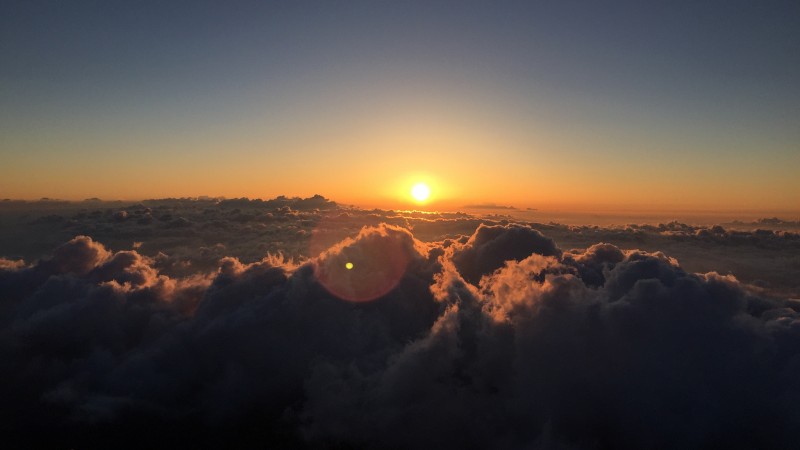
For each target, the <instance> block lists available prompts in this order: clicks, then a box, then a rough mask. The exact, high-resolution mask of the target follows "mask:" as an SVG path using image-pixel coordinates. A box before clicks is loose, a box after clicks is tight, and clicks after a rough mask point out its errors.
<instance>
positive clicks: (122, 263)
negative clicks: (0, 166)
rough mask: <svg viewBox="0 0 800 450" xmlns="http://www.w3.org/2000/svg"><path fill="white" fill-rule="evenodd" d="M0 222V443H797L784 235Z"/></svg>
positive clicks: (147, 205)
mask: <svg viewBox="0 0 800 450" xmlns="http://www.w3.org/2000/svg"><path fill="white" fill-rule="evenodd" d="M12 203H13V202H12ZM0 209H2V211H0V217H2V218H3V220H4V222H3V224H0V225H2V226H0V228H1V229H0V231H2V233H0V235H2V240H0V244H2V245H0V256H4V257H3V258H2V259H0V373H1V374H2V375H3V383H2V385H0V386H1V387H0V398H2V403H1V404H0V434H2V435H3V436H4V442H6V444H7V445H9V447H6V446H5V445H4V447H5V448H33V447H41V446H44V447H50V448H76V449H77V448H110V447H122V448H147V447H150V448H153V447H155V448H197V447H201V448H212V447H214V448H216V447H224V448H306V447H309V448H320V447H322V448H498V449H506V448H507V449H516V448H537V449H538V448H541V449H549V448H565V449H567V448H569V449H571V448H577V449H606V448H608V449H612V448H613V449H620V448H670V449H671V448H675V449H678V448H680V449H685V448H797V447H798V446H800V437H798V435H797V432H796V430H797V427H798V426H799V425H800V406H798V405H800V316H798V311H800V300H797V297H798V279H799V278H800V268H798V258H800V252H798V249H800V236H798V234H797V233H795V232H792V231H780V230H778V231H776V230H766V229H755V228H754V229H753V230H749V231H742V230H738V231H735V230H732V229H728V228H725V227H722V226H715V227H698V226H691V225H687V224H682V223H678V222H673V223H667V224H661V225H627V226H619V227H606V228H601V227H593V226H577V227H576V226H565V225H559V224H531V223H525V222H519V221H515V220H513V219H510V218H502V217H493V218H491V219H487V218H481V217H476V216H472V215H469V214H464V213H436V214H429V213H418V212H417V213H415V212H398V211H381V210H373V211H364V210H359V209H356V208H346V207H342V206H340V205H336V204H335V203H333V202H330V201H328V200H326V199H324V198H322V197H312V198H309V199H287V198H278V199H274V200H268V201H260V200H258V201H252V200H246V199H238V200H219V199H208V200H196V199H195V200H189V199H172V200H159V201H149V202H142V203H140V204H121V205H117V204H108V203H100V202H88V203H87V202H84V203H80V204H57V203H53V204H50V203H48V204H46V205H44V204H22V203H14V204H11V203H7V204H5V205H3V207H2V208H0ZM21 224H24V226H21ZM53 240H58V241H59V242H57V243H54V242H52V241H53ZM45 245H52V246H51V248H50V249H49V250H43V247H44V246H45ZM657 248H658V249H657ZM676 253H677V254H678V256H677V257H676ZM693 256H696V258H693ZM700 256H702V258H701V257H700ZM684 257H686V258H684ZM686 259H688V260H690V261H691V262H690V263H689V264H690V265H692V266H694V267H705V265H715V264H716V265H718V266H719V269H718V270H717V271H713V270H704V271H702V272H699V271H698V270H689V269H687V268H686V267H687V264H686V263H684V260H686ZM740 260H741V261H740ZM348 263H350V264H352V267H351V268H348V266H349V265H350V264H348Z"/></svg>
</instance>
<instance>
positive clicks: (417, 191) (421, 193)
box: [411, 183, 431, 202]
mask: <svg viewBox="0 0 800 450" xmlns="http://www.w3.org/2000/svg"><path fill="white" fill-rule="evenodd" d="M430 195H431V188H429V187H428V185H427V184H425V183H417V184H415V185H414V187H412V188H411V196H412V197H414V200H416V201H418V202H424V201H425V200H427V199H428V197H430Z"/></svg>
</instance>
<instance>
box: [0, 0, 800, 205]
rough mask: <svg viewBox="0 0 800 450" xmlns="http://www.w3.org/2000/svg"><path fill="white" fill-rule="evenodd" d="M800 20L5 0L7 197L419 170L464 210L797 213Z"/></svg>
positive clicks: (560, 8)
mask: <svg viewBox="0 0 800 450" xmlns="http://www.w3.org/2000/svg"><path fill="white" fill-rule="evenodd" d="M601 3H602V4H601ZM798 23H800V2H797V1H784V2H777V1H758V2H756V1H705V2H696V1H671V2H649V1H635V2H634V1H621V2H614V3H613V5H612V4H609V3H608V2H589V1H586V2H577V1H557V2H556V1H553V2H534V1H527V2H466V1H459V2H436V1H430V2H383V1H370V2H336V1H326V2H302V1H298V2H258V1H246V2H234V1H224V2H223V1H219V2H210V1H191V2H189V1H186V2H181V1H170V2H166V1H158V2H156V1H152V2H151V1H127V2H117V1H82V2H78V1H76V2H65V1H52V2H40V1H23V2H13V1H4V2H2V6H0V69H1V70H0V198H5V197H8V198H28V199H32V198H39V197H43V196H47V197H55V198H63V199H83V198H87V197H101V198H104V199H115V198H120V199H141V198H152V197H167V196H172V197H179V196H198V195H210V196H219V195H221V196H227V197H239V196H249V197H262V198H267V197H274V196H276V195H280V194H284V195H289V196H295V195H299V196H309V195H312V194H315V193H320V194H323V195H325V196H327V197H330V198H333V199H334V200H337V201H340V202H344V203H355V204H361V205H374V206H381V205H387V206H394V205H395V204H396V203H397V202H398V201H401V200H407V199H408V196H407V190H408V189H409V188H410V186H411V184H412V183H413V182H415V181H418V180H423V181H427V182H428V183H429V184H430V185H431V187H432V190H433V198H435V199H437V200H438V201H439V202H440V204H452V205H463V204H467V203H482V202H494V203H498V204H513V205H515V206H518V207H539V208H542V207H544V208H547V207H553V208H555V207H561V208H584V209H593V208H634V209H635V208H647V209H659V208H662V209H671V208H672V209H675V208H685V209H714V210H731V209H734V210H738V209H741V210H745V209H749V210H753V209H763V210H768V209H771V210H787V211H797V210H798V209H800V26H798ZM448 202H449V203H448Z"/></svg>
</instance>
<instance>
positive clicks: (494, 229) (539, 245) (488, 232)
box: [453, 224, 561, 284]
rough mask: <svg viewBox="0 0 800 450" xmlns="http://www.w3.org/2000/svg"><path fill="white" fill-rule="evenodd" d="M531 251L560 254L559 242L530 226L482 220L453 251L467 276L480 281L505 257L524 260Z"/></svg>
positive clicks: (456, 262)
mask: <svg viewBox="0 0 800 450" xmlns="http://www.w3.org/2000/svg"><path fill="white" fill-rule="evenodd" d="M531 253H538V254H542V255H545V256H558V255H560V254H561V250H560V249H559V248H558V247H557V246H556V244H555V242H554V241H553V240H552V239H550V238H548V237H545V236H544V235H542V233H540V232H539V231H538V230H534V229H532V228H530V227H527V226H523V225H517V224H511V225H505V226H502V225H495V226H486V225H483V224H481V225H480V226H478V229H477V230H475V233H474V234H473V235H472V236H471V237H470V238H469V240H468V241H467V242H466V243H465V244H464V245H463V246H462V247H461V248H458V249H456V250H455V252H454V253H453V262H454V263H455V265H456V267H457V268H458V270H459V272H460V273H461V274H462V276H463V277H464V279H465V280H467V281H469V282H471V283H473V284H477V282H478V280H480V278H481V276H483V275H488V274H490V273H492V272H493V271H494V270H496V269H499V268H500V267H501V266H502V265H503V263H504V262H505V261H508V260H520V259H522V258H525V257H527V256H528V255H530V254H531Z"/></svg>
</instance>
